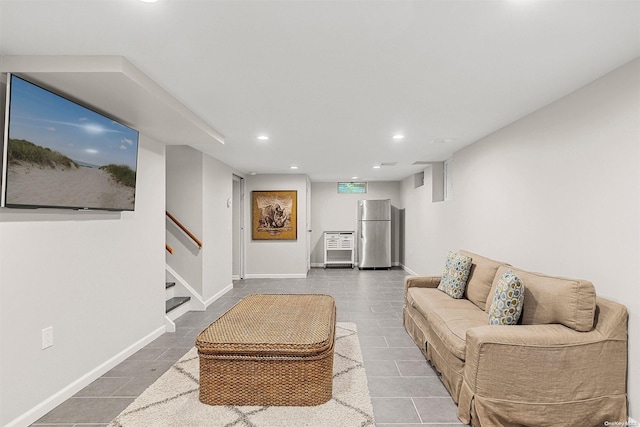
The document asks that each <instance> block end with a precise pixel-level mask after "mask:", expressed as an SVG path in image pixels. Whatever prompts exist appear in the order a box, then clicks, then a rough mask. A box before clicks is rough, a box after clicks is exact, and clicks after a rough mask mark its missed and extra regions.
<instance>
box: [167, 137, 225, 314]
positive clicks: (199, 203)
mask: <svg viewBox="0 0 640 427" xmlns="http://www.w3.org/2000/svg"><path fill="white" fill-rule="evenodd" d="M233 174H234V170H233V169H232V168H230V167H229V166H227V165H225V164H224V163H221V162H219V161H218V160H216V159H214V158H213V157H211V156H209V155H206V154H203V153H202V152H200V151H197V150H194V149H193V148H191V147H187V146H169V147H167V210H168V211H169V212H170V213H171V214H173V215H174V216H175V217H176V218H177V219H178V221H180V222H181V223H182V224H184V226H185V227H187V228H188V229H189V230H190V231H191V232H192V233H193V234H194V235H195V236H196V237H197V238H198V239H199V240H200V241H202V248H201V249H199V248H198V247H197V246H196V245H195V244H194V243H193V241H192V240H191V239H189V238H188V237H186V236H185V234H184V233H183V232H182V231H179V230H178V229H177V227H175V226H174V225H173V224H172V223H171V222H167V242H168V243H169V245H171V247H172V248H173V250H174V253H173V255H169V254H168V255H167V263H168V264H169V265H170V266H171V267H172V268H173V269H174V270H175V271H176V272H177V273H178V274H180V276H181V277H183V278H184V279H185V280H186V281H187V282H188V283H189V285H190V286H191V287H192V288H193V289H194V290H195V291H196V292H197V293H198V295H199V296H200V297H201V298H202V299H203V300H204V302H205V303H207V304H210V303H211V302H213V300H215V297H217V296H220V293H221V292H222V293H224V291H225V290H228V288H229V287H231V286H232V279H231V272H232V251H231V249H232V245H231V242H232V212H233V210H232V209H231V207H230V206H227V199H231V198H232V183H233Z"/></svg>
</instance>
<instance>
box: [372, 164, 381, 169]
mask: <svg viewBox="0 0 640 427" xmlns="http://www.w3.org/2000/svg"><path fill="white" fill-rule="evenodd" d="M380 167H381V166H380V165H375V166H374V167H373V168H374V169H380Z"/></svg>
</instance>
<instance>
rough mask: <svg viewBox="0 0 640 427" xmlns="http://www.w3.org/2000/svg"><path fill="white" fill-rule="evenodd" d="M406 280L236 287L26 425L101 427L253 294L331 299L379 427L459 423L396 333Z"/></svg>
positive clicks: (316, 275) (352, 274) (352, 276)
mask: <svg viewBox="0 0 640 427" xmlns="http://www.w3.org/2000/svg"><path fill="white" fill-rule="evenodd" d="M405 275H406V273H405V272H404V271H402V270H400V269H394V270H389V271H387V270H362V271H360V270H358V269H349V268H346V269H345V268H339V269H338V268H331V269H323V268H313V269H311V271H310V273H309V275H308V277H307V278H306V279H247V280H242V281H236V282H234V288H233V290H231V291H230V292H228V293H227V294H225V295H224V296H223V297H222V298H220V299H218V300H217V301H216V302H215V303H214V304H212V305H211V306H210V307H209V308H208V309H207V311H204V312H189V313H187V314H185V315H184V316H182V317H181V318H180V319H178V321H177V322H176V324H177V330H176V332H175V333H166V334H164V335H162V336H161V337H159V338H158V339H156V340H155V341H153V342H152V343H151V344H149V345H147V346H146V347H145V348H143V349H141V350H140V351H138V352H137V353H136V354H134V355H133V356H131V357H130V358H128V359H127V360H125V361H124V362H122V363H121V364H119V365H118V366H116V367H115V368H114V369H112V370H111V371H109V372H107V373H106V374H104V375H103V376H102V377H101V378H99V379H97V380H96V381H95V382H93V383H92V384H90V385H89V386H87V387H85V388H84V389H83V390H82V391H80V392H79V393H78V394H76V395H75V396H73V397H72V398H70V399H68V400H66V401H65V402H63V403H62V404H61V405H60V406H58V407H57V408H55V409H54V410H52V411H51V412H49V413H48V414H47V415H45V416H44V417H42V418H41V419H40V420H38V421H37V422H36V423H34V424H33V425H34V426H41V427H42V426H57V427H62V426H65V427H71V426H76V427H79V426H95V427H97V426H106V425H107V424H108V423H109V422H110V421H111V420H112V419H113V418H115V417H116V416H117V415H118V414H119V413H120V412H121V411H122V410H123V409H124V408H126V407H127V406H128V405H129V403H131V402H132V401H133V400H134V399H135V398H136V397H137V396H138V395H140V394H141V393H142V392H143V391H144V390H145V389H146V388H147V387H148V386H149V385H151V384H152V383H153V382H154V381H155V380H156V379H157V378H158V377H160V375H162V374H163V373H164V372H165V371H166V370H167V369H169V367H170V366H171V365H172V364H173V363H174V362H175V361H177V360H178V359H179V358H180V357H181V356H182V355H184V354H185V353H186V352H187V351H188V350H189V349H190V348H191V347H193V345H194V342H195V337H196V335H197V334H198V333H199V332H200V331H201V330H202V329H204V328H205V327H207V326H208V325H209V324H210V323H211V322H213V321H214V320H216V319H217V318H218V317H219V316H220V315H221V314H223V313H224V312H225V311H227V310H228V309H229V308H230V307H231V306H233V305H234V304H235V303H236V302H238V301H239V300H240V299H241V298H242V297H244V296H246V295H249V294H253V293H323V294H330V295H333V296H334V298H335V299H336V304H337V308H338V321H342V322H354V323H356V325H357V327H358V336H359V338H360V345H361V347H362V354H363V357H364V362H365V368H366V372H367V378H368V382H369V392H370V394H371V399H372V403H373V409H374V413H375V418H376V425H377V426H378V427H392V426H393V427H410V426H418V425H430V426H445V425H452V424H460V421H459V420H458V418H457V416H456V411H457V408H456V405H455V404H454V403H453V400H451V397H450V396H449V393H448V392H447V391H446V390H445V388H444V386H443V385H442V383H441V382H440V380H439V378H438V376H437V374H436V373H435V371H434V370H433V369H432V368H431V366H430V365H429V364H428V363H427V362H426V361H425V359H424V357H423V356H422V353H420V351H419V350H418V348H417V347H416V346H415V345H414V343H413V341H412V340H411V338H409V336H408V335H407V333H406V332H405V330H404V328H403V327H402V288H403V278H404V276H405ZM141 427H146V426H141ZM203 427H204V426H203ZM274 427H276V426H274Z"/></svg>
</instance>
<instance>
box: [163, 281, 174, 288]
mask: <svg viewBox="0 0 640 427" xmlns="http://www.w3.org/2000/svg"><path fill="white" fill-rule="evenodd" d="M175 285H176V282H165V284H164V287H165V289H169V288H173V287H174V286H175Z"/></svg>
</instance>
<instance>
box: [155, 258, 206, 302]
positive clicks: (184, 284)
mask: <svg viewBox="0 0 640 427" xmlns="http://www.w3.org/2000/svg"><path fill="white" fill-rule="evenodd" d="M165 269H166V270H167V271H168V272H169V274H171V275H172V276H173V277H174V278H175V279H176V281H177V282H179V283H180V285H181V286H182V287H183V288H184V289H186V291H187V292H188V293H189V295H188V296H190V297H191V301H189V303H190V304H191V305H190V309H191V310H193V311H205V310H206V309H207V305H206V304H205V302H204V300H203V299H202V297H201V296H200V294H198V293H197V292H196V290H195V289H193V288H192V287H191V285H189V283H188V282H187V281H186V280H185V279H184V278H183V277H182V276H181V275H179V274H178V272H177V271H175V270H174V269H173V268H172V267H171V266H170V265H169V264H165ZM185 296H186V295H185Z"/></svg>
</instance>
